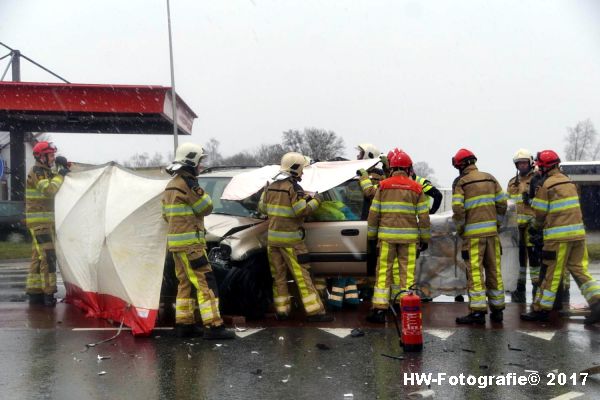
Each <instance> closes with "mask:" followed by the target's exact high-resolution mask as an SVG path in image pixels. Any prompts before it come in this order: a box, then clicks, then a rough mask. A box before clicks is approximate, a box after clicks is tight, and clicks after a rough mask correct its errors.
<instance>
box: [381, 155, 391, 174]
mask: <svg viewBox="0 0 600 400" xmlns="http://www.w3.org/2000/svg"><path fill="white" fill-rule="evenodd" d="M379 160H380V161H381V164H382V165H383V170H384V171H386V170H388V169H390V162H389V161H388V158H387V156H384V155H381V156H379Z"/></svg>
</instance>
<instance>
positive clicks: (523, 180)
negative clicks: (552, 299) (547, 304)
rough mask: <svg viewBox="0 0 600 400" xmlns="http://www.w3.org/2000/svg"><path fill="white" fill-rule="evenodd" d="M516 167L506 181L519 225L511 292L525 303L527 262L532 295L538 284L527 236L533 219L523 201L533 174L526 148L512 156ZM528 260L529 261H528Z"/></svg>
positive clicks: (531, 247)
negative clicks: (514, 284) (514, 286)
mask: <svg viewBox="0 0 600 400" xmlns="http://www.w3.org/2000/svg"><path fill="white" fill-rule="evenodd" d="M513 163H514V164H515V167H516V169H517V173H516V175H515V176H514V177H513V178H512V179H511V180H510V181H509V182H508V187H507V189H506V192H507V194H508V196H509V198H510V199H512V200H513V201H514V202H515V203H516V206H517V224H518V226H519V279H518V281H517V289H516V290H515V291H514V292H512V293H511V298H512V301H513V302H515V303H525V300H526V295H525V284H526V281H527V264H529V275H530V277H531V284H532V285H533V297H535V292H536V289H537V286H538V284H539V277H540V264H539V263H538V262H537V257H535V256H534V250H533V243H532V242H531V240H530V238H529V232H528V228H529V224H530V222H531V220H532V219H533V215H534V214H533V210H532V209H531V206H530V205H529V204H527V203H525V202H524V200H525V199H526V198H527V197H528V193H529V187H530V183H531V181H532V179H533V177H534V176H535V172H534V168H533V156H532V155H531V152H530V151H529V150H526V149H519V150H517V152H516V153H515V155H514V157H513ZM528 261H529V262H528Z"/></svg>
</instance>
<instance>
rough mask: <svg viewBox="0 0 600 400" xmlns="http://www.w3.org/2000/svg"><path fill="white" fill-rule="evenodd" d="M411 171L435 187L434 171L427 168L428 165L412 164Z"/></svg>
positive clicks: (423, 163)
mask: <svg viewBox="0 0 600 400" xmlns="http://www.w3.org/2000/svg"><path fill="white" fill-rule="evenodd" d="M413 169H414V170H415V174H417V175H418V176H420V177H422V178H425V179H428V180H429V181H430V182H431V183H433V184H434V185H435V181H436V179H435V177H434V174H435V171H434V169H433V168H431V167H430V166H429V164H427V162H425V161H417V162H415V163H413Z"/></svg>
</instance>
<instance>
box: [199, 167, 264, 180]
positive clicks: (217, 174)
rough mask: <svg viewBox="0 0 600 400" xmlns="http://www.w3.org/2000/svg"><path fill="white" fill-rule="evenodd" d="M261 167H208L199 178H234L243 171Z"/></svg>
mask: <svg viewBox="0 0 600 400" xmlns="http://www.w3.org/2000/svg"><path fill="white" fill-rule="evenodd" d="M258 168H259V167H254V166H252V167H250V166H248V167H246V166H222V167H208V168H206V169H205V170H203V171H202V172H201V173H200V175H198V178H199V179H200V178H233V177H234V176H236V175H239V174H241V173H243V172H248V171H253V170H255V169H258Z"/></svg>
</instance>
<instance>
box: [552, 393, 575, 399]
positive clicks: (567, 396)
mask: <svg viewBox="0 0 600 400" xmlns="http://www.w3.org/2000/svg"><path fill="white" fill-rule="evenodd" d="M581 396H583V393H581V392H569V393H565V394H561V395H560V396H558V397H553V398H551V399H550V400H570V399H576V398H578V397H581Z"/></svg>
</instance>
